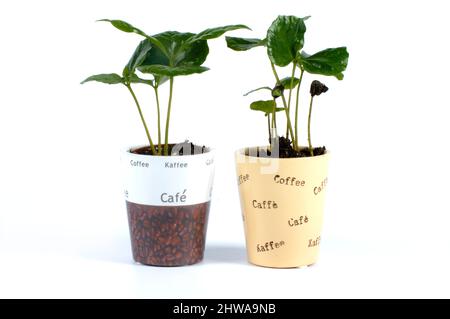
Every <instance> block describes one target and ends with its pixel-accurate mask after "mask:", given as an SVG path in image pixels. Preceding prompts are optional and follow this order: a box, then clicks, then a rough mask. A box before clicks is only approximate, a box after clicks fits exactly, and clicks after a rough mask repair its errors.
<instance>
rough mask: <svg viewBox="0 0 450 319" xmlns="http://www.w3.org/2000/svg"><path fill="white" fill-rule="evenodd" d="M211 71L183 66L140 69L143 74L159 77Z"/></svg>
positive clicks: (196, 66)
mask: <svg viewBox="0 0 450 319" xmlns="http://www.w3.org/2000/svg"><path fill="white" fill-rule="evenodd" d="M208 70H209V69H208V68H207V67H204V66H198V65H182V66H173V67H171V66H167V65H143V66H141V67H139V71H141V72H142V73H151V74H156V75H159V76H169V77H170V76H178V75H189V74H194V73H203V72H205V71H208Z"/></svg>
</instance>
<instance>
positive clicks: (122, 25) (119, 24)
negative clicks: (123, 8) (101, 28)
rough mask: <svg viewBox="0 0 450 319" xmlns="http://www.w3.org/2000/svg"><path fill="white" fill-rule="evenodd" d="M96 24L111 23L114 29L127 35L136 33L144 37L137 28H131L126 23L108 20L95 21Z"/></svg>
mask: <svg viewBox="0 0 450 319" xmlns="http://www.w3.org/2000/svg"><path fill="white" fill-rule="evenodd" d="M97 21H98V22H109V23H111V24H112V25H113V26H114V27H115V28H116V29H118V30H120V31H123V32H127V33H137V34H140V35H144V36H145V33H144V32H142V31H141V30H139V29H138V28H136V27H134V26H132V25H131V24H129V23H128V22H125V21H122V20H110V19H100V20H97Z"/></svg>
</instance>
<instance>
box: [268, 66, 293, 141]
mask: <svg viewBox="0 0 450 319" xmlns="http://www.w3.org/2000/svg"><path fill="white" fill-rule="evenodd" d="M270 64H271V66H272V72H273V75H274V76H275V79H276V80H277V85H279V84H280V78H279V77H278V73H277V70H276V69H275V65H274V64H273V63H270ZM281 99H282V100H283V105H284V110H285V112H286V119H287V127H288V130H289V133H290V134H291V136H292V138H294V131H293V130H292V125H291V117H290V116H289V112H288V110H287V103H286V99H285V98H284V94H281ZM292 142H293V145H294V148H295V145H296V143H294V141H292Z"/></svg>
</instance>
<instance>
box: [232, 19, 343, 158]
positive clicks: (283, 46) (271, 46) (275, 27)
mask: <svg viewBox="0 0 450 319" xmlns="http://www.w3.org/2000/svg"><path fill="white" fill-rule="evenodd" d="M309 18H310V17H309V16H308V17H304V18H299V17H295V16H278V17H277V18H276V19H275V20H274V21H273V22H272V25H271V26H270V27H269V29H268V30H267V34H266V37H265V38H263V39H256V38H237V37H226V41H227V46H228V47H229V48H230V49H232V50H235V51H247V50H250V49H252V48H255V47H265V48H266V50H267V56H268V58H269V63H270V67H271V70H272V73H273V76H274V79H275V84H274V85H272V86H264V87H260V88H257V89H254V90H252V91H250V92H248V93H246V94H245V95H248V94H250V93H253V92H255V91H259V90H266V91H268V92H270V94H271V99H269V100H263V101H256V102H253V103H251V105H250V108H251V109H252V110H256V111H262V112H264V113H265V115H266V116H267V118H268V129H269V139H270V141H271V144H273V143H272V141H274V139H278V138H279V137H278V133H277V123H276V122H277V121H276V114H277V112H280V111H281V112H284V114H285V116H286V123H287V125H286V126H287V127H286V139H283V140H287V141H288V142H289V144H290V142H291V141H292V148H293V150H294V151H295V153H296V154H300V153H299V151H300V144H299V141H298V131H299V127H298V110H299V100H300V87H301V84H302V81H303V76H304V73H305V72H306V73H309V74H318V75H324V76H334V77H336V78H337V79H338V80H342V79H343V78H344V75H343V72H344V71H345V69H346V68H347V63H348V57H349V54H348V52H347V48H346V47H338V48H329V49H325V50H322V51H319V52H317V53H314V54H312V55H310V54H308V53H306V52H305V51H303V46H304V36H305V32H306V24H305V21H306V20H308V19H309ZM276 67H290V74H289V76H287V77H284V78H280V76H279V75H278V71H277V69H276ZM297 73H299V74H298V77H297ZM317 82H318V81H317ZM318 83H320V82H318ZM313 86H314V88H316V89H317V87H318V84H317V83H316V82H313V84H312V87H313ZM323 87H324V88H326V87H325V86H323ZM294 89H295V96H293V93H292V92H293V91H294ZM316 89H315V90H314V94H313V92H312V89H311V103H310V113H309V117H308V142H309V143H308V144H309V152H308V153H309V155H310V156H313V155H314V153H313V148H312V145H311V134H310V122H311V109H312V101H313V97H314V96H316V95H319V94H320V93H323V92H325V91H326V89H324V90H322V91H320V90H319V91H320V93H317V92H319V91H316ZM327 89H328V88H327ZM286 91H287V92H288V93H287V98H286V96H285V92H286ZM278 98H281V102H282V107H277V99H278ZM294 98H295V109H294V119H293V120H292V117H291V115H292V114H291V113H292V112H293V111H292V108H291V105H294ZM270 118H271V119H270ZM289 139H290V141H289Z"/></svg>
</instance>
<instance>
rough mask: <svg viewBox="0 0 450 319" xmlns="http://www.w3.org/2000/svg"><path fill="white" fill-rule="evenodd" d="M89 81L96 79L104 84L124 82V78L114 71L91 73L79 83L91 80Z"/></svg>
mask: <svg viewBox="0 0 450 319" xmlns="http://www.w3.org/2000/svg"><path fill="white" fill-rule="evenodd" d="M91 81H96V82H101V83H106V84H119V83H124V79H123V78H122V77H121V76H120V75H118V74H116V73H110V74H96V75H92V76H90V77H88V78H87V79H86V80H84V81H83V82H81V84H84V83H86V82H91Z"/></svg>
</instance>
